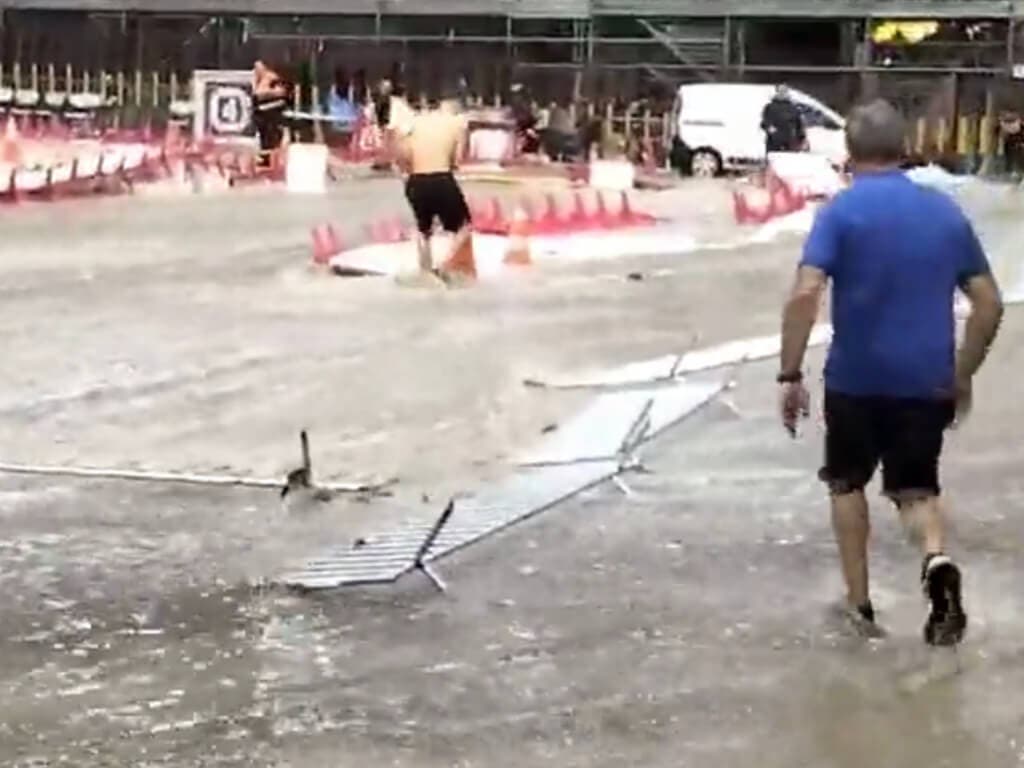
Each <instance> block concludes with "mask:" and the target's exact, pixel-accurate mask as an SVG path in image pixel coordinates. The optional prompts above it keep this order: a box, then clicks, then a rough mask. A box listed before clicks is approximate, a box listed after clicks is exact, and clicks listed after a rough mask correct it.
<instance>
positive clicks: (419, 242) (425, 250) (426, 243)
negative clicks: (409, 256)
mask: <svg viewBox="0 0 1024 768" xmlns="http://www.w3.org/2000/svg"><path fill="white" fill-rule="evenodd" d="M416 255H417V257H418V260H419V265H420V273H421V274H430V273H432V272H433V271H434V257H433V255H432V253H431V250H430V235H425V234H423V233H422V232H419V233H418V234H417V235H416Z"/></svg>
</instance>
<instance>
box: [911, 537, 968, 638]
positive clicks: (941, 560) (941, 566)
mask: <svg viewBox="0 0 1024 768" xmlns="http://www.w3.org/2000/svg"><path fill="white" fill-rule="evenodd" d="M921 588H922V589H923V590H924V594H925V596H926V597H927V598H928V599H929V600H930V601H931V604H932V609H931V613H930V614H929V615H928V621H927V622H926V623H925V625H924V641H925V642H926V643H928V645H956V644H957V643H959V642H960V641H961V640H963V639H964V633H965V632H966V631H967V614H966V613H964V607H963V603H962V602H961V597H960V569H959V568H957V567H956V565H955V564H954V563H953V561H952V560H950V559H949V558H948V557H946V556H945V555H942V554H937V555H928V557H926V558H925V561H924V565H923V566H922V568H921Z"/></svg>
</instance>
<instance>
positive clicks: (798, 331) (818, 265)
mask: <svg viewBox="0 0 1024 768" xmlns="http://www.w3.org/2000/svg"><path fill="white" fill-rule="evenodd" d="M834 206H835V203H834V202H833V203H832V204H831V205H828V206H826V207H825V208H823V209H822V210H821V211H819V212H818V215H817V217H816V218H815V219H814V226H813V227H811V231H810V234H808V235H807V242H806V243H804V253H803V258H801V260H800V267H799V268H798V269H797V272H796V280H795V281H794V283H793V290H792V291H791V292H790V295H789V299H788V300H787V301H786V306H785V308H784V309H783V311H782V355H781V359H780V361H779V365H780V367H779V374H780V377H783V378H798V377H799V375H800V368H801V366H802V365H803V361H804V353H805V352H806V351H807V339H808V338H809V337H810V335H811V328H812V327H814V321H815V320H816V319H817V317H818V307H820V306H821V297H822V293H823V292H824V290H825V286H826V285H828V279H829V277H830V276H831V275H832V274H833V273H834V272H835V269H836V265H837V263H838V261H839V254H840V252H841V247H840V246H841V239H842V238H841V231H842V230H841V227H840V219H839V216H838V215H837V214H836V211H835V207H834Z"/></svg>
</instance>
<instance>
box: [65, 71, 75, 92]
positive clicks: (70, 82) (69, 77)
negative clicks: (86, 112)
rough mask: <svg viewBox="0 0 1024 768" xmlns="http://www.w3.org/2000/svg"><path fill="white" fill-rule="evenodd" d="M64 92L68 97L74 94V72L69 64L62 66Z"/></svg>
mask: <svg viewBox="0 0 1024 768" xmlns="http://www.w3.org/2000/svg"><path fill="white" fill-rule="evenodd" d="M64 92H65V93H67V94H68V95H70V94H72V93H74V92H75V70H74V69H72V68H71V65H70V64H65V65H64Z"/></svg>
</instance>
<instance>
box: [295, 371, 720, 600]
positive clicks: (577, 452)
mask: <svg viewBox="0 0 1024 768" xmlns="http://www.w3.org/2000/svg"><path fill="white" fill-rule="evenodd" d="M724 388H725V383H724V382H719V383H715V384H697V383H691V382H683V383H680V384H677V385H675V386H663V387H657V388H650V389H640V390H629V391H625V392H615V393H609V394H605V395H602V396H601V397H600V398H598V399H597V400H596V401H595V402H594V403H592V404H591V406H590V407H588V408H587V409H586V410H585V411H584V412H583V413H582V414H581V415H580V416H579V417H577V418H576V419H574V420H572V421H570V422H569V423H568V424H567V425H566V426H565V428H563V430H561V434H560V435H558V436H557V438H556V439H551V440H548V441H545V443H544V444H543V445H542V446H541V448H540V449H539V450H538V451H536V452H535V453H534V454H533V455H532V456H531V457H530V460H529V461H530V464H532V466H524V467H521V468H520V469H519V470H518V471H516V472H515V473H514V474H512V475H510V476H509V477H508V478H506V479H505V480H504V481H502V482H501V483H499V484H497V485H494V486H490V487H487V488H484V489H482V490H481V491H479V492H478V493H476V494H475V495H473V496H470V497H466V498H460V499H456V500H454V501H453V502H452V505H451V506H450V508H449V509H447V510H446V511H445V513H444V514H443V515H442V516H441V517H440V518H439V519H438V520H437V521H436V522H434V523H433V524H430V525H428V524H422V523H418V524H410V525H408V526H406V527H403V528H400V529H399V530H397V531H393V532H390V533H385V534H382V535H380V536H376V537H373V538H371V539H369V540H368V541H366V542H361V544H360V546H357V547H353V548H350V549H334V550H328V551H327V552H325V553H324V554H322V555H321V556H319V557H317V558H315V559H312V560H309V561H307V562H306V563H305V564H304V565H303V566H302V568H301V570H298V571H296V572H294V573H290V574H286V575H285V576H283V577H282V578H281V579H280V581H281V582H283V583H284V584H286V585H289V586H295V587H301V588H305V589H332V588H337V587H342V586H354V585H358V584H373V583H387V582H392V581H395V580H396V579H398V577H400V576H401V575H402V574H404V573H407V572H408V571H410V570H413V569H415V568H422V569H424V570H425V572H426V573H427V575H428V576H430V578H432V579H434V580H435V583H438V584H439V585H440V582H439V580H438V579H437V577H436V576H434V575H433V574H432V573H431V572H430V571H429V570H428V569H426V566H425V563H427V562H430V561H433V560H436V559H438V558H440V557H444V556H445V555H447V554H450V553H451V552H454V551H455V550H457V549H461V548H462V547H465V546H467V545H469V544H471V543H473V542H475V541H479V540H480V539H482V538H484V537H486V536H489V535H491V534H493V533H496V532H498V531H500V530H502V529H503V528H506V527H508V526H510V525H513V524H515V523H517V522H519V521H521V520H524V519H526V518H528V517H531V516H532V515H535V514H538V513H540V512H543V511H545V510H547V509H550V508H551V507H553V506H555V505H556V504H558V503H560V502H562V501H565V500H567V499H569V498H571V497H573V496H575V495H576V494H578V493H580V492H582V491H584V490H586V489H587V488H591V487H593V486H595V485H597V484H599V483H602V482H604V481H606V480H609V479H611V478H613V477H615V476H616V475H617V474H619V472H621V471H622V470H623V462H628V461H629V460H630V459H631V458H632V457H631V456H630V454H631V452H632V451H633V450H634V449H635V448H636V447H637V446H638V445H640V444H641V443H643V442H646V441H647V440H650V439H651V438H653V437H654V436H655V435H657V434H658V433H659V432H661V431H663V430H665V429H667V428H668V427H669V426H671V425H673V424H675V423H677V422H678V421H680V420H681V419H683V418H684V417H685V416H687V415H688V414H690V413H692V412H693V411H695V410H697V409H698V408H700V407H701V406H702V405H704V404H705V403H707V402H708V401H709V400H711V399H712V398H714V397H715V396H716V395H717V394H718V393H720V392H721V391H722V390H723V389H724ZM587 454H590V455H589V456H588V455H587ZM549 462H550V463H549Z"/></svg>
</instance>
